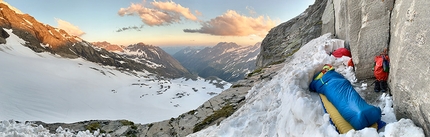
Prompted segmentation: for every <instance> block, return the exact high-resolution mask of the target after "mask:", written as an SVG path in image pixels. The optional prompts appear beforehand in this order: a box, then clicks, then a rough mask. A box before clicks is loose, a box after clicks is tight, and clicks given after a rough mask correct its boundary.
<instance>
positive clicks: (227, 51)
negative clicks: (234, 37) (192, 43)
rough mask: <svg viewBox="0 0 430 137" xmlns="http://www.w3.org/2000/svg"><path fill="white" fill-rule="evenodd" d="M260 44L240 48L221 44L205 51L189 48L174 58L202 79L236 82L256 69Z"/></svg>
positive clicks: (179, 52)
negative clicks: (214, 77)
mask: <svg viewBox="0 0 430 137" xmlns="http://www.w3.org/2000/svg"><path fill="white" fill-rule="evenodd" d="M260 44H261V43H257V44H255V45H253V46H239V45H237V44H236V43H226V42H221V43H218V44H217V45H215V46H214V47H206V48H204V49H193V48H191V47H188V48H185V49H183V50H181V51H178V52H177V53H175V54H174V55H173V57H174V58H176V59H177V60H178V61H179V62H180V63H181V64H182V65H183V66H184V67H185V68H187V69H188V70H189V71H191V72H192V73H197V74H198V75H199V76H200V77H210V76H216V77H219V78H221V79H223V80H225V81H228V82H235V81H238V80H240V79H243V78H244V77H245V76H246V75H247V74H248V73H250V72H251V71H253V70H254V69H255V63H256V58H257V55H258V53H259V52H260Z"/></svg>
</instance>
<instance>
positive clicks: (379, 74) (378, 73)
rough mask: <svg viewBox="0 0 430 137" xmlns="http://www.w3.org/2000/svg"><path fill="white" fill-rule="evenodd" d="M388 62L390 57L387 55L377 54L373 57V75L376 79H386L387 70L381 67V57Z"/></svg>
mask: <svg viewBox="0 0 430 137" xmlns="http://www.w3.org/2000/svg"><path fill="white" fill-rule="evenodd" d="M382 56H384V57H385V59H386V60H387V61H388V62H390V58H389V57H388V55H379V56H376V57H375V66H374V67H373V75H375V78H376V80H378V81H386V80H387V79H388V72H385V71H384V69H383V67H382V62H383V58H382Z"/></svg>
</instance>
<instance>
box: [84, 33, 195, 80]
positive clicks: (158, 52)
mask: <svg viewBox="0 0 430 137" xmlns="http://www.w3.org/2000/svg"><path fill="white" fill-rule="evenodd" d="M92 44H93V45H94V46H96V47H100V48H103V49H105V50H108V51H111V52H115V53H117V54H119V55H121V56H122V57H124V58H127V59H130V60H134V61H136V62H138V63H141V64H144V65H145V66H146V67H145V70H147V71H149V72H156V73H157V74H164V75H166V76H172V77H177V76H182V77H190V76H191V74H190V73H189V72H188V70H187V69H185V68H184V67H183V66H182V65H181V64H180V63H179V62H178V61H177V60H176V59H174V58H173V57H172V56H171V55H170V54H168V53H166V52H165V51H164V50H162V49H161V48H159V47H157V46H152V45H147V44H144V43H137V44H133V45H129V46H119V45H114V44H110V43H109V42H106V41H104V42H93V43H92Z"/></svg>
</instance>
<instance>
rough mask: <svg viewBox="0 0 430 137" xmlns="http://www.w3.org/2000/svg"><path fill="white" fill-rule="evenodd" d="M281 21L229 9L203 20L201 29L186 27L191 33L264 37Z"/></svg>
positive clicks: (185, 30) (186, 30)
mask: <svg viewBox="0 0 430 137" xmlns="http://www.w3.org/2000/svg"><path fill="white" fill-rule="evenodd" d="M278 22H279V21H276V20H271V19H270V18H269V17H264V16H258V17H255V18H253V17H247V16H244V15H240V14H238V13H237V12H236V11H233V10H228V11H227V12H226V13H224V14H223V15H221V16H218V17H216V18H214V19H211V20H210V21H206V22H202V23H201V25H202V27H201V28H200V29H184V32H189V33H205V34H211V35H220V36H249V35H257V36H260V37H264V36H265V35H266V34H267V33H268V32H269V30H270V29H272V28H273V27H275V25H276V24H278Z"/></svg>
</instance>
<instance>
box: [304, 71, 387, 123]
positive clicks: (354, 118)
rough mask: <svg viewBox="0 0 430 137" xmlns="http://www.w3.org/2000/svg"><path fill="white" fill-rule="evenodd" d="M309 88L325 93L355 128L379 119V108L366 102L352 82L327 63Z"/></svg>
mask: <svg viewBox="0 0 430 137" xmlns="http://www.w3.org/2000/svg"><path fill="white" fill-rule="evenodd" d="M309 89H310V90H311V91H315V92H317V93H320V94H323V95H325V96H326V97H327V100H328V101H330V102H331V103H332V104H333V105H334V106H335V108H336V109H337V110H338V111H339V113H340V114H341V116H342V117H343V118H344V119H345V120H346V121H348V122H349V123H350V124H351V126H352V127H354V129H355V130H361V129H363V128H365V127H369V126H371V125H373V124H375V123H377V122H380V121H381V116H382V115H381V109H380V108H379V107H375V106H372V105H369V104H367V102H366V101H365V100H364V99H363V98H361V96H360V95H359V94H358V93H357V91H356V90H355V89H354V88H353V86H352V84H351V83H350V82H349V81H348V80H347V79H346V78H345V77H344V76H343V75H341V74H339V73H338V72H336V71H335V69H334V68H333V67H332V66H331V65H329V64H326V65H324V67H323V69H322V70H321V72H320V73H318V74H316V75H315V76H314V79H313V80H312V82H311V84H310V85H309Z"/></svg>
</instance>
